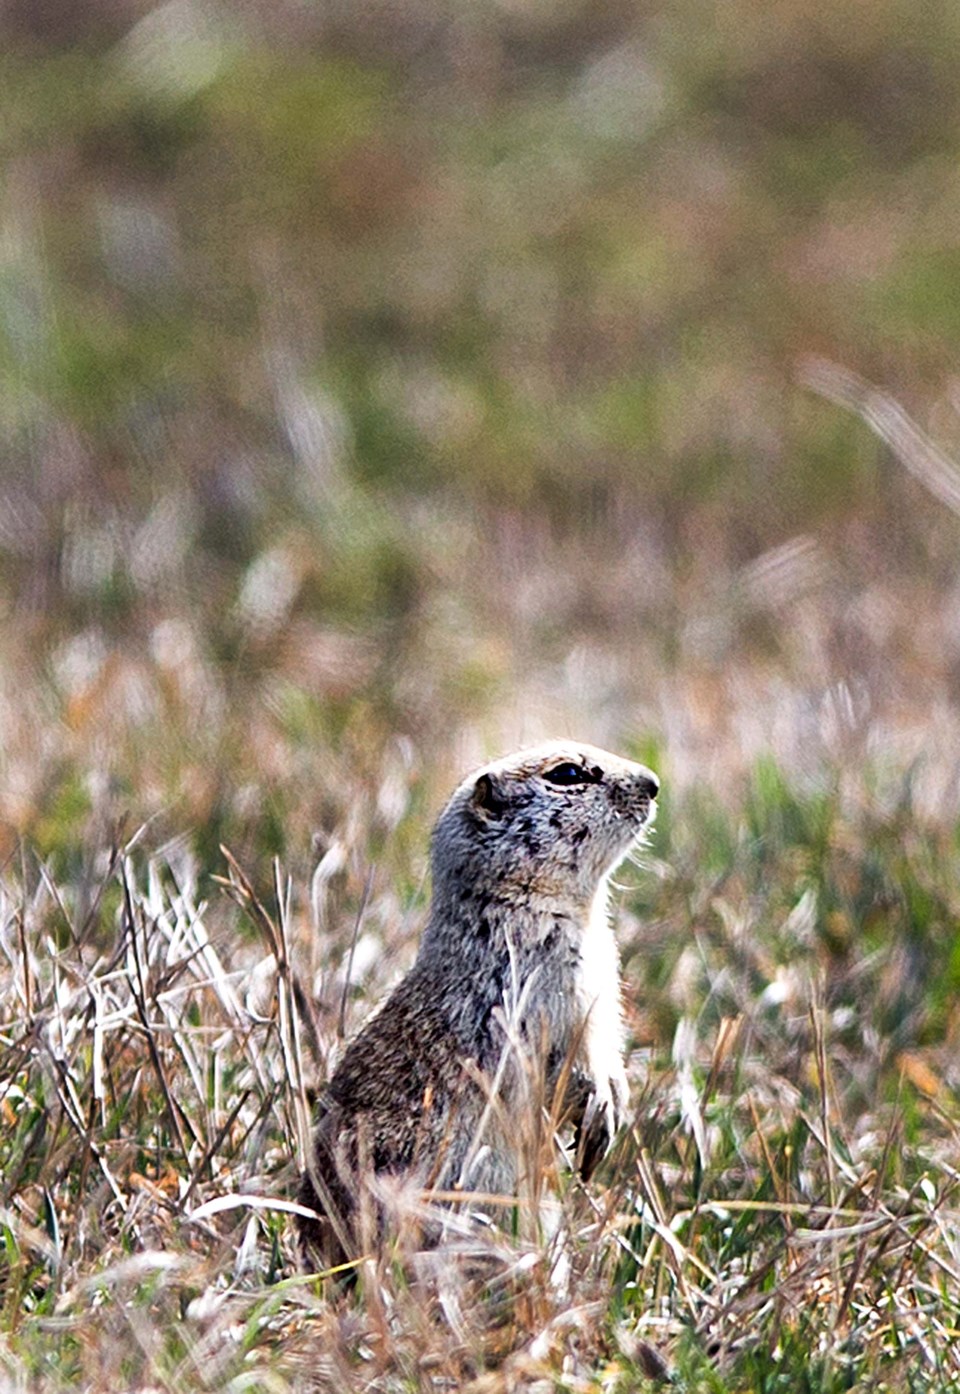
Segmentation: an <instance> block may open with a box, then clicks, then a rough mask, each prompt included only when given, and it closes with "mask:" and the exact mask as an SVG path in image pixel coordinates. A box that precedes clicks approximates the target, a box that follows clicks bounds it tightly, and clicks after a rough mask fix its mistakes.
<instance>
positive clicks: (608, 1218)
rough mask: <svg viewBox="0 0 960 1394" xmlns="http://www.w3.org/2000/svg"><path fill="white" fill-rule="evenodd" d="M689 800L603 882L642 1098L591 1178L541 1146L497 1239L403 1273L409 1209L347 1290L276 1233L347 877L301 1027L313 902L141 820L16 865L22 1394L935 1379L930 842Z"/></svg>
mask: <svg viewBox="0 0 960 1394" xmlns="http://www.w3.org/2000/svg"><path fill="white" fill-rule="evenodd" d="M686 814H687V816H686V818H685V819H684V821H683V823H682V824H678V823H677V821H676V819H674V820H673V823H674V828H683V832H682V834H681V832H680V831H679V830H678V831H672V830H671V828H670V827H669V826H668V825H667V824H666V823H665V825H664V827H663V828H662V829H661V832H660V845H659V847H658V849H657V851H658V856H657V858H656V859H651V860H649V861H648V862H647V864H646V865H644V866H643V867H641V868H640V870H639V872H637V871H631V872H630V878H629V879H630V880H631V882H633V883H634V888H633V889H632V890H630V891H626V892H625V893H624V897H623V901H624V903H623V907H622V911H621V930H622V933H621V937H622V939H623V941H624V945H625V955H626V962H627V972H628V977H629V980H630V992H629V1000H630V1004H631V1031H632V1037H633V1041H634V1046H635V1052H634V1055H633V1057H632V1070H631V1073H632V1077H633V1082H634V1087H635V1091H636V1092H635V1103H636V1113H635V1120H634V1124H633V1126H632V1128H631V1129H630V1130H629V1131H628V1132H627V1133H626V1134H625V1135H624V1136H622V1137H621V1138H620V1140H619V1141H618V1144H617V1146H616V1149H615V1151H614V1153H613V1154H612V1156H611V1158H610V1159H609V1162H608V1164H607V1165H606V1166H605V1168H604V1171H603V1175H602V1177H601V1178H600V1180H599V1182H598V1184H596V1185H591V1186H590V1187H589V1188H584V1187H583V1186H581V1185H580V1184H579V1183H578V1182H576V1181H575V1180H573V1179H572V1178H571V1176H570V1174H569V1172H567V1171H565V1170H564V1169H563V1168H562V1167H561V1168H560V1169H559V1170H558V1169H557V1167H556V1165H555V1160H556V1159H555V1157H554V1158H552V1159H551V1160H550V1162H549V1165H548V1167H547V1171H546V1172H544V1173H543V1174H541V1175H538V1176H536V1177H534V1178H532V1181H533V1184H532V1185H530V1186H529V1187H528V1188H526V1189H525V1192H524V1195H523V1197H522V1198H521V1199H520V1201H519V1202H518V1203H517V1204H514V1205H506V1206H504V1207H501V1210H502V1216H503V1219H502V1224H501V1227H500V1229H498V1230H493V1231H485V1232H481V1233H479V1234H477V1233H475V1232H473V1233H471V1232H469V1231H467V1232H465V1233H464V1234H461V1235H460V1236H459V1237H458V1236H457V1234H456V1233H454V1234H453V1235H452V1236H451V1237H450V1238H449V1239H448V1241H447V1242H446V1243H445V1244H444V1246H442V1247H441V1249H440V1250H439V1251H433V1252H431V1251H428V1252H427V1253H425V1254H419V1255H418V1253H417V1251H416V1242H415V1239H416V1236H415V1233H414V1232H413V1231H412V1228H411V1226H410V1225H409V1223H408V1224H407V1225H406V1226H403V1225H401V1226H400V1228H399V1232H398V1234H397V1236H396V1237H395V1240H394V1242H393V1244H392V1246H391V1247H389V1248H388V1250H387V1251H386V1252H385V1253H381V1254H380V1255H379V1257H377V1256H376V1255H371V1256H370V1257H368V1258H367V1259H365V1260H364V1261H363V1262H362V1263H361V1265H360V1274H361V1282H360V1285H359V1288H358V1290H357V1292H356V1293H354V1294H353V1295H349V1296H344V1295H338V1293H337V1291H336V1290H335V1288H334V1287H332V1286H331V1285H330V1284H329V1282H325V1281H324V1280H321V1279H312V1278H308V1277H304V1276H301V1275H297V1273H296V1263H295V1254H294V1248H293V1243H292V1226H291V1225H290V1223H289V1221H288V1217H287V1215H286V1214H285V1213H284V1199H285V1198H289V1197H290V1196H291V1194H292V1193H293V1189H294V1181H295V1176H296V1172H297V1167H298V1157H299V1156H300V1155H302V1152H301V1149H302V1147H303V1145H304V1140H305V1137H306V1131H307V1116H308V1109H307V1093H308V1090H309V1087H311V1086H312V1085H313V1084H315V1083H316V1082H317V1081H318V1079H319V1078H320V1077H321V1076H322V1074H323V1073H324V1072H325V1070H326V1069H328V1068H329V1062H330V1060H331V1058H332V1056H333V1055H334V1054H335V1052H336V1050H337V1047H338V1039H337V1038H338V1017H339V1012H340V998H341V996H342V989H343V984H344V974H345V972H346V965H347V961H348V959H349V957H350V953H351V944H352V942H353V939H354V930H355V924H356V921H355V909H356V906H355V905H354V904H353V903H352V901H351V897H350V895H349V894H348V889H347V887H346V886H344V888H343V893H342V894H341V895H340V896H336V895H328V897H327V905H326V910H325V912H324V913H325V915H326V945H327V952H326V973H325V977H324V982H323V983H322V984H321V991H320V994H319V999H318V1003H319V1006H318V1009H317V1010H313V1008H312V1007H311V1006H310V1005H309V1004H310V1003H311V1000H312V998H313V991H314V987H315V984H311V982H310V971H311V969H310V965H311V955H312V954H313V953H315V952H316V941H317V921H316V916H317V904H318V896H319V891H318V886H317V885H316V884H315V886H314V891H313V908H311V905H310V897H309V896H308V895H307V893H306V892H307V888H306V887H301V888H299V889H298V890H295V889H294V888H292V887H291V886H290V885H289V884H287V883H285V882H284V880H283V878H282V876H281V875H280V874H279V873H278V875H277V880H276V890H277V892H278V894H276V895H275V896H273V897H271V898H270V900H269V902H266V903H264V902H262V901H261V899H259V898H258V895H257V893H256V892H255V891H254V889H253V887H252V886H251V885H250V884H249V882H248V881H247V879H246V877H245V875H244V873H243V872H242V871H241V869H240V868H239V867H238V866H237V865H236V864H235V863H234V862H232V861H231V860H229V859H227V860H225V861H224V863H223V864H222V866H223V872H224V877H223V878H222V879H220V880H219V881H218V882H215V883H213V884H210V885H208V887H207V892H208V893H207V895H206V896H202V895H201V891H200V887H199V885H198V868H197V866H196V864H195V862H194V859H193V857H192V855H191V854H190V853H188V852H187V851H186V850H185V849H184V848H183V847H182V846H180V847H178V846H173V847H170V848H168V849H166V851H165V852H161V853H158V854H157V855H156V856H148V855H147V853H146V852H145V851H144V845H145V842H146V839H147V834H143V833H142V834H141V835H140V837H139V839H134V844H137V843H139V845H132V844H130V843H128V844H127V845H125V846H117V847H116V848H115V849H114V850H113V851H112V852H109V853H108V852H104V853H103V854H102V855H101V856H99V857H98V858H97V859H95V864H94V865H93V867H92V869H91V870H90V872H89V874H88V875H86V876H85V877H84V878H83V879H80V880H77V881H74V882H72V883H71V882H64V881H62V880H61V881H60V882H59V883H57V882H56V881H55V879H54V878H53V876H52V875H51V873H50V871H49V870H48V869H47V868H46V867H44V866H43V865H42V864H40V863H38V862H37V861H36V860H35V859H34V858H33V857H32V856H31V855H30V854H29V853H26V852H24V853H23V855H22V857H21V858H20V860H19V864H18V865H14V864H12V863H8V865H7V867H6V869H5V872H4V876H3V882H2V892H3V903H2V910H3V918H2V941H0V942H2V950H3V957H4V972H3V976H2V1012H3V1028H2V1051H3V1054H2V1059H0V1079H2V1081H3V1097H2V1103H0V1107H2V1109H3V1114H4V1120H5V1127H4V1135H3V1141H2V1144H0V1146H2V1152H0V1171H2V1175H3V1177H4V1210H3V1217H2V1235H3V1243H4V1250H5V1264H4V1276H3V1322H4V1333H5V1335H4V1345H3V1348H2V1349H3V1356H2V1359H3V1361H4V1365H5V1368H6V1370H7V1376H8V1381H9V1382H11V1384H12V1387H21V1386H23V1385H26V1386H27V1387H30V1388H36V1389H38V1390H44V1391H47V1390H50V1391H53V1390H61V1389H74V1388H80V1387H82V1388H85V1389H89V1390H91V1391H99V1390H108V1389H114V1390H115V1389H117V1388H129V1389H138V1390H140V1389H162V1390H170V1391H181V1390H192V1389H197V1388H202V1389H218V1390H219V1389H229V1390H238V1391H239V1390H246V1389H253V1388H256V1389H260V1388H263V1389H269V1390H278V1391H282V1390H287V1389H306V1388H318V1389H330V1390H338V1391H339V1390H350V1389H356V1390H361V1389H363V1390H394V1389H395V1390H401V1389H422V1390H437V1389H443V1388H463V1389H475V1390H477V1391H479V1390H508V1389H529V1390H547V1389H553V1388H557V1389H593V1388H596V1389H600V1388H603V1389H605V1390H611V1389H612V1390H618V1389H619V1390H627V1389H635V1388H638V1387H640V1386H641V1385H643V1383H644V1381H649V1382H650V1383H651V1386H655V1385H656V1384H658V1383H660V1382H662V1381H665V1380H667V1379H668V1378H669V1379H672V1380H674V1381H675V1382H676V1384H677V1386H678V1387H680V1388H686V1389H701V1388H702V1389H705V1390H706V1389H711V1390H725V1389H730V1390H733V1389H740V1388H758V1389H759V1388H762V1389H779V1388H783V1389H795V1388H801V1387H803V1388H808V1389H811V1390H833V1389H841V1388H849V1387H851V1386H852V1385H853V1384H856V1385H857V1386H858V1387H863V1386H864V1385H866V1384H869V1385H870V1387H877V1388H880V1387H883V1388H890V1389H910V1388H921V1387H922V1388H926V1389H931V1388H947V1387H952V1383H955V1382H960V1361H958V1357H957V1353H956V1352H957V1350H958V1349H960V1347H958V1345H957V1343H956V1336H957V1330H956V1327H957V1313H958V1309H960V1201H958V1180H960V1174H958V1173H957V1171H956V1170H955V1167H954V1163H955V1160H956V1156H957V1149H958V1141H960V1138H958V1129H957V1122H958V1111H957V1108H956V1105H955V1102H954V1094H953V1089H954V1088H955V1086H956V1082H957V1081H956V1066H955V1064H954V1063H953V1058H952V1056H953V1052H952V1051H951V1050H950V1048H949V1045H950V1042H952V1040H953V1039H955V1031H956V1026H957V1020H958V1018H957V1009H956V1006H955V1003H954V1002H953V1000H952V996H951V993H950V992H949V991H946V990H945V987H946V985H945V982H944V968H943V958H942V954H943V952H944V951H946V950H947V949H948V945H949V942H950V937H951V935H952V924H953V917H954V916H955V915H956V913H957V910H958V908H960V907H958V904H957V899H958V894H960V893H958V891H957V889H956V884H955V880H954V879H953V871H954V865H955V854H954V851H953V846H952V843H951V842H950V841H949V840H945V839H944V837H943V836H942V834H940V833H939V832H938V831H937V830H936V829H927V830H923V829H921V828H919V827H918V826H917V825H916V820H915V819H914V817H913V815H912V813H911V812H910V810H909V809H908V808H906V807H904V808H903V809H902V810H901V812H900V814H899V815H898V814H896V813H894V814H892V815H891V813H890V812H889V811H887V810H885V811H884V813H883V817H882V818H878V817H876V816H875V815H873V814H871V813H870V812H869V810H868V809H866V808H865V807H863V806H861V808H860V809H859V811H855V810H853V809H852V808H851V807H849V806H846V805H845V804H844V802H843V801H842V799H841V797H840V795H839V794H829V793H821V794H820V795H817V796H807V797H804V798H800V797H798V796H797V795H795V794H794V793H793V792H791V790H790V788H789V786H788V785H787V784H785V783H784V782H783V780H782V779H780V777H779V776H778V775H777V774H776V772H775V771H773V770H772V768H770V767H765V768H763V769H761V770H760V771H758V775H757V778H756V781H755V784H754V788H753V790H752V792H751V793H750V794H749V796H748V797H747V799H746V802H745V805H744V808H743V810H742V812H741V817H740V819H738V820H736V821H733V820H728V819H726V818H725V817H724V816H722V815H719V814H717V813H716V811H715V810H714V811H713V813H712V815H711V816H712V823H711V822H710V821H709V819H708V817H707V815H706V814H705V813H704V812H703V811H702V810H701V811H698V810H697V809H696V808H694V807H692V806H691V807H689V808H688V809H687V810H686ZM353 850H354V851H355V850H356V849H353ZM328 869H329V868H328ZM626 874H627V873H626V872H625V873H624V875H625V876H626ZM320 880H321V881H322V880H323V876H322V875H321V877H320ZM326 889H327V891H330V885H329V883H328V884H327V887H326ZM367 890H368V891H369V885H368V887H367ZM362 894H363V892H362V890H361V895H362ZM381 894H382V893H379V892H377V891H376V890H375V889H374V890H373V891H370V893H369V894H368V896H367V907H366V911H365V915H364V923H363V924H362V925H361V926H360V933H359V946H358V947H359V955H358V951H357V947H356V946H355V947H354V949H353V961H354V967H355V969H357V970H358V972H359V975H360V977H361V978H364V977H366V979H367V992H368V993H369V994H370V995H371V996H375V995H377V994H378V992H379V991H381V990H382V988H383V986H384V985H385V984H386V982H387V981H389V980H390V979H391V978H392V977H394V976H395V974H396V972H397V971H398V968H399V966H400V965H399V964H398V963H397V962H396V961H393V960H390V961H384V960H383V959H381V961H380V962H379V963H376V964H374V965H373V967H372V969H371V970H370V971H369V972H367V970H365V969H364V968H363V966H362V960H364V959H365V958H366V959H367V961H368V962H369V961H370V955H371V950H370V946H369V944H368V943H367V940H368V938H369V936H370V935H371V934H373V933H374V932H375V931H374V929H373V928H371V926H376V924H377V923H378V921H379V919H380V917H381V916H383V915H384V914H386V913H390V912H391V909H392V907H391V906H388V905H384V904H380V903H378V900H379V897H380V895H381ZM868 905H869V907H870V908H871V913H872V914H874V915H875V916H880V917H882V919H883V924H882V926H880V925H878V924H874V925H873V926H872V927H871V925H870V920H869V915H865V914H864V913H863V912H864V907H866V906H868ZM268 906H269V908H268ZM921 907H922V908H923V911H924V914H925V918H923V917H922V916H921V915H920V914H919V908H921ZM367 916H369V920H368V919H367ZM854 917H856V919H857V921H858V922H859V924H860V925H861V933H860V934H859V935H858V936H857V937H856V938H854V937H853V936H852V934H851V925H852V924H853V922H854ZM358 1010H359V1008H358V1006H354V1007H352V1008H351V1015H352V1016H354V1018H355V1016H356V1014H357V1011H358ZM301 1018H304V1019H301ZM535 1119H536V1110H535V1106H532V1108H531V1121H535ZM798 1381H800V1382H798Z"/></svg>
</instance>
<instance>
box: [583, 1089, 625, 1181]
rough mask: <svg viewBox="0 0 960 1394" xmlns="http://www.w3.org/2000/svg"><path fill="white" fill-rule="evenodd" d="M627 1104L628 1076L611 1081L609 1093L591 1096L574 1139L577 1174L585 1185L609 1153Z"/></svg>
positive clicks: (623, 1118)
mask: <svg viewBox="0 0 960 1394" xmlns="http://www.w3.org/2000/svg"><path fill="white" fill-rule="evenodd" d="M627 1102H628V1091H627V1079H626V1075H623V1076H622V1077H618V1078H617V1079H611V1080H609V1081H608V1082H607V1088H606V1089H604V1090H603V1091H602V1092H601V1091H596V1092H594V1093H593V1094H592V1095H591V1096H590V1099H589V1102H588V1103H587V1107H586V1109H585V1110H584V1113H583V1117H582V1119H581V1120H580V1122H579V1124H578V1125H577V1130H576V1134H575V1137H574V1147H575V1152H576V1164H577V1170H578V1171H579V1173H580V1175H581V1176H582V1177H583V1179H584V1181H589V1179H590V1177H591V1176H592V1174H593V1172H594V1170H595V1169H596V1166H597V1163H598V1162H599V1161H600V1159H601V1158H602V1157H603V1156H604V1154H605V1153H606V1152H607V1151H608V1150H609V1148H610V1144H611V1143H612V1142H613V1139H614V1137H615V1136H616V1134H617V1131H618V1130H619V1128H620V1127H621V1126H622V1124H623V1122H624V1120H625V1118H626V1115H627Z"/></svg>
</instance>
